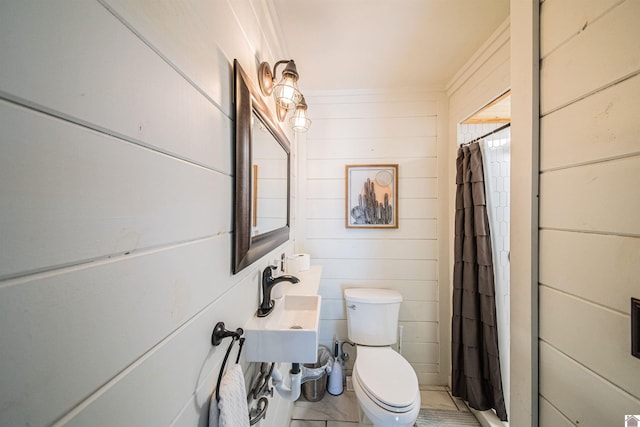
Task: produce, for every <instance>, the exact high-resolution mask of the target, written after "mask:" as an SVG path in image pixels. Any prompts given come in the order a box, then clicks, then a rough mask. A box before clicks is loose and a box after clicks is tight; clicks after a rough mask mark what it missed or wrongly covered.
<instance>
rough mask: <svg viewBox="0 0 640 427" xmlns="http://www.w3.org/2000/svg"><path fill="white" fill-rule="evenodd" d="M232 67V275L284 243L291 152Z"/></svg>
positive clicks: (239, 72) (244, 79) (241, 75)
mask: <svg viewBox="0 0 640 427" xmlns="http://www.w3.org/2000/svg"><path fill="white" fill-rule="evenodd" d="M233 68H234V83H235V84H234V100H235V203H234V237H233V272H234V274H235V273H238V272H239V271H241V270H242V269H243V268H245V267H247V266H249V265H250V264H252V263H254V262H255V261H257V260H258V259H259V258H261V257H263V256H264V255H266V254H267V253H268V252H270V251H272V250H273V249H275V248H276V247H278V246H279V245H281V244H283V243H284V242H286V241H287V240H289V231H290V224H289V211H290V188H291V185H290V177H291V159H290V155H291V149H290V143H289V139H288V138H287V136H286V135H285V134H284V132H283V131H282V128H281V127H280V125H279V124H278V122H277V121H276V120H275V118H274V115H273V114H272V112H271V111H270V110H269V108H268V107H267V104H266V103H265V102H264V100H263V99H262V96H261V95H260V92H259V91H258V89H256V87H255V86H254V85H253V84H252V82H251V81H250V80H249V78H248V76H247V75H246V74H245V72H244V70H243V69H242V67H241V66H240V64H239V63H238V60H234V61H233Z"/></svg>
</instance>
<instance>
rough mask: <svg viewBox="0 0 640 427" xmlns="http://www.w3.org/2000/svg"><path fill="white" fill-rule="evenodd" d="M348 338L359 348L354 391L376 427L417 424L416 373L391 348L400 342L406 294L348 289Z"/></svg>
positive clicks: (380, 290) (418, 391) (354, 372)
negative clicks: (399, 317)
mask: <svg viewBox="0 0 640 427" xmlns="http://www.w3.org/2000/svg"><path fill="white" fill-rule="evenodd" d="M344 297H345V300H346V304H347V323H348V330H349V339H350V340H351V341H353V342H354V343H356V344H357V356H356V362H355V364H354V366H353V375H352V380H353V389H354V390H355V393H356V398H357V399H358V403H359V404H360V407H361V408H362V411H363V412H364V413H365V415H366V416H367V417H368V418H369V420H371V422H373V424H374V425H375V426H380V427H383V426H384V427H390V426H413V425H414V423H415V422H416V419H417V418H418V413H419V412H420V390H419V388H418V378H417V377H416V373H415V371H414V370H413V368H412V367H411V365H410V364H409V362H407V361H406V360H405V358H404V357H402V356H401V355H400V354H399V353H397V352H396V351H395V350H393V349H392V348H391V345H392V344H395V343H396V341H397V339H398V312H399V310H400V303H401V302H402V295H400V294H399V293H398V292H396V291H392V290H390V289H364V288H352V289H345V290H344Z"/></svg>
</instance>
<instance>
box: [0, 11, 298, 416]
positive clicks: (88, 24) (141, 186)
mask: <svg viewBox="0 0 640 427" xmlns="http://www.w3.org/2000/svg"><path fill="white" fill-rule="evenodd" d="M261 5H262V3H261V2H258V1H256V2H235V3H234V4H233V5H232V4H231V3H228V2H199V3H197V4H196V3H188V2H177V1H167V2H164V3H161V2H130V1H126V0H122V1H120V0H104V1H102V2H97V1H74V0H59V1H56V2H36V1H24V2H23V1H10V2H2V4H0V57H2V65H1V67H0V68H1V69H2V71H1V72H0V129H1V132H2V136H1V138H2V139H1V141H0V425H3V426H4V425H6V426H9V425H32V426H42V425H84V426H86V425H92V426H101V425H104V426H114V425H139V426H141V425H154V426H159V425H192V426H194V425H201V426H205V425H207V413H208V399H209V396H210V394H211V392H212V390H213V387H214V384H215V381H216V379H217V375H218V371H219V367H220V363H221V359H222V356H223V353H224V350H225V349H224V348H222V347H226V345H223V346H221V347H220V348H212V347H211V345H210V336H211V331H212V329H213V326H214V325H215V323H216V322H217V321H224V322H225V323H226V324H227V326H228V327H229V328H236V327H239V326H242V325H243V324H244V323H245V322H246V320H247V319H248V318H249V317H250V316H251V315H252V313H253V311H254V310H255V309H256V307H257V305H258V298H259V290H258V284H259V277H260V271H261V269H262V268H264V266H266V264H267V262H268V261H267V260H268V259H270V258H271V257H272V256H273V254H271V255H269V256H267V257H265V259H263V260H261V261H258V262H257V263H256V264H255V265H254V266H252V267H250V268H248V269H246V270H245V271H243V272H241V273H240V274H238V275H235V276H233V275H232V274H231V236H232V235H231V232H232V229H231V224H232V210H233V205H232V201H233V195H232V184H233V168H232V164H233V157H232V156H233V154H232V153H233V150H232V147H233V139H232V126H233V121H232V117H233V115H232V93H233V87H232V81H233V70H232V65H231V64H232V62H233V59H234V58H238V59H239V60H240V62H241V64H243V67H245V70H246V71H247V72H248V73H249V74H250V75H252V76H253V75H256V72H255V67H256V65H255V58H256V56H257V55H259V56H261V57H263V58H265V59H267V60H269V61H271V62H272V61H273V60H274V59H278V58H279V57H281V56H283V55H281V53H282V52H281V51H280V50H279V49H280V48H279V45H278V43H277V42H276V38H275V37H272V36H271V35H270V33H269V31H267V30H264V29H263V28H271V24H270V23H269V22H263V20H265V19H267V18H265V17H267V16H268V13H267V12H268V11H264V10H261V9H260V7H261ZM292 247H293V244H292V243H289V244H287V245H285V246H283V247H282V248H280V250H278V251H275V252H274V254H275V253H278V254H279V253H280V252H283V251H285V250H287V251H288V252H291V251H292ZM289 408H290V403H289V402H284V401H282V400H281V399H278V398H274V399H273V400H272V404H271V406H270V408H269V413H270V416H269V420H268V421H267V423H263V424H262V425H273V426H280V425H285V424H286V423H288V414H289Z"/></svg>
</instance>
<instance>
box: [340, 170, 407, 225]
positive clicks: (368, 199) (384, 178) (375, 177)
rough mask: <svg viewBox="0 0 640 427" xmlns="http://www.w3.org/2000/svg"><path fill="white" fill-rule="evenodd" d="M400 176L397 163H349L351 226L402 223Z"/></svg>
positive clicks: (348, 187)
mask: <svg viewBox="0 0 640 427" xmlns="http://www.w3.org/2000/svg"><path fill="white" fill-rule="evenodd" d="M396 176H397V165H368V166H367V165H364V166H347V191H348V193H349V194H348V195H347V197H348V200H347V214H348V217H347V224H346V225H347V227H363V228H367V227H385V228H396V227H397V226H398V225H397V219H396V218H397V212H395V211H396V206H397V194H396V193H397V180H396ZM359 182H361V183H362V184H361V185H358V183H359Z"/></svg>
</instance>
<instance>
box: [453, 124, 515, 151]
mask: <svg viewBox="0 0 640 427" xmlns="http://www.w3.org/2000/svg"><path fill="white" fill-rule="evenodd" d="M509 126H511V123H507V124H506V125H502V126H500V127H499V128H495V129H494V130H492V131H491V132H487V133H485V134H484V135H482V136H479V137H478V138H475V139H472V140H471V141H469V142H465V143H463V144H460V146H463V145H469V144H473V143H474V142H476V141H480V140H481V139H484V138H486V137H488V136H490V135H493V134H494V133H498V132H500V131H501V130H505V129H506V128H508V127H509Z"/></svg>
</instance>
